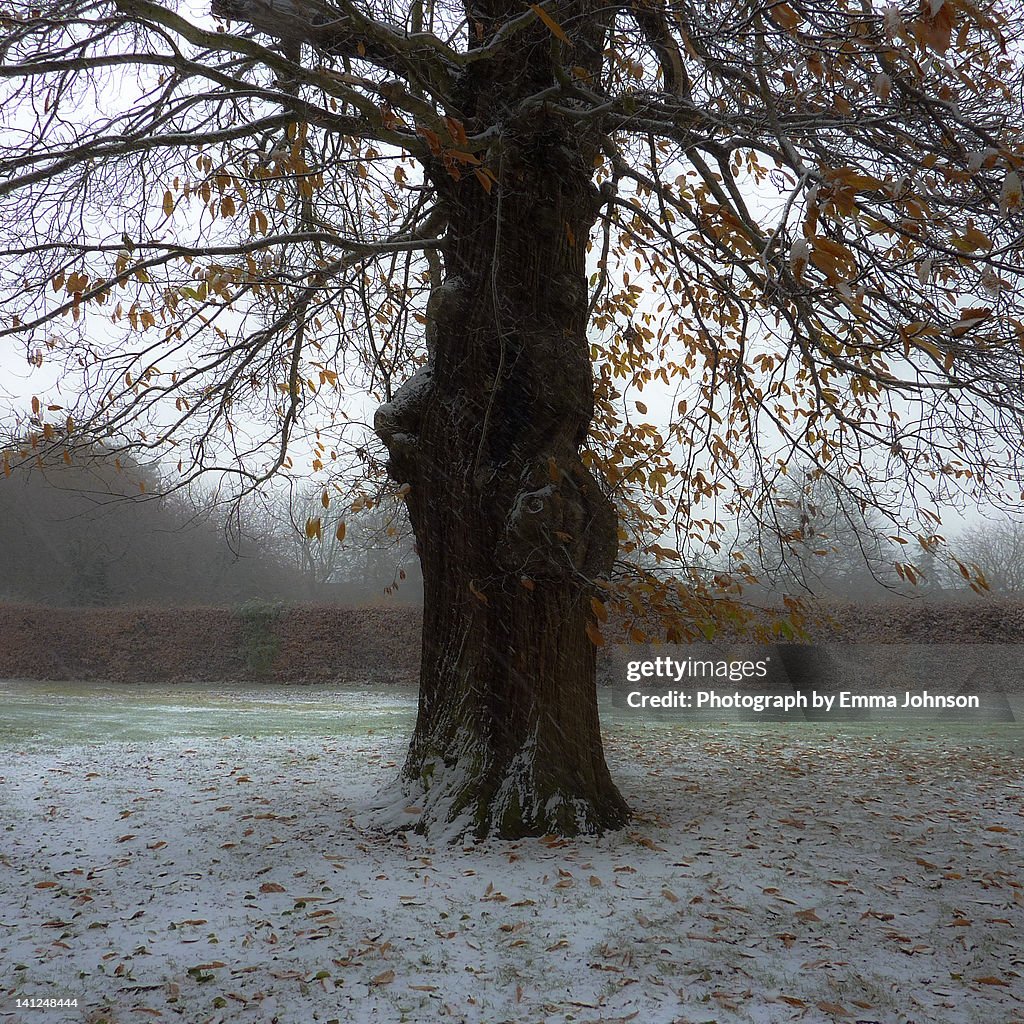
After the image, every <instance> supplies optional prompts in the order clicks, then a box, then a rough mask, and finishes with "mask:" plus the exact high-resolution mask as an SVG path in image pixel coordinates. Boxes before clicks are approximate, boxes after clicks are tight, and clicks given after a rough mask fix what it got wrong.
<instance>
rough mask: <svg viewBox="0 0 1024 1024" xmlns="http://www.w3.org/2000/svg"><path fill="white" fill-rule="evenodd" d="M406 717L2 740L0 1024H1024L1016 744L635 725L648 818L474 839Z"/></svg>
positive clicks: (621, 747)
mask: <svg viewBox="0 0 1024 1024" xmlns="http://www.w3.org/2000/svg"><path fill="white" fill-rule="evenodd" d="M2 718H3V715H2V712H0V721H2ZM405 726H406V723H405V721H404V720H403V721H402V722H394V723H392V724H390V725H389V724H386V723H385V724H384V725H383V726H382V725H381V724H380V722H378V723H377V724H376V725H375V726H374V729H373V731H372V732H367V731H366V730H362V733H361V734H354V733H351V732H350V733H349V734H347V735H342V736H340V737H338V738H332V737H325V736H323V735H319V734H316V730H314V733H312V734H311V733H309V732H308V731H307V732H305V733H303V732H302V731H301V730H299V731H298V732H297V733H296V734H295V735H292V736H287V735H285V736H281V735H278V736H264V737H261V738H253V737H252V736H251V735H249V736H245V735H239V734H237V733H234V734H231V735H227V736H223V737H222V736H210V735H205V734H204V735H201V736H198V737H196V736H192V737H183V736H165V737H162V738H158V739H137V740H131V741H124V740H120V741H116V742H110V741H104V742H94V743H82V742H81V741H80V740H76V741H75V743H74V745H68V744H67V743H66V742H56V741H55V740H54V739H53V737H50V738H45V737H43V738H37V739H36V740H29V739H27V738H26V737H25V736H24V735H16V738H15V739H13V740H12V741H8V742H7V743H4V744H2V745H0V814H2V818H0V990H2V991H3V993H4V996H5V997H6V998H7V999H8V1003H7V1004H6V1005H2V1009H0V1020H4V1021H6V1020H19V1021H20V1020H24V1021H26V1022H33V1021H36V1022H43V1021H46V1022H49V1021H51V1020H69V1021H87V1022H90V1024H98V1022H100V1021H109V1022H112V1024H113V1022H118V1024H120V1022H132V1021H144V1020H163V1021H179V1020H180V1021H186V1022H188V1024H194V1022H205V1021H238V1022H249V1021H251V1022H271V1021H275V1020H276V1021H279V1022H281V1024H291V1022H295V1024H304V1022H311V1021H331V1020H336V1021H339V1022H348V1021H356V1022H361V1021H367V1022H370V1021H373V1022H381V1024H389V1022H400V1021H415V1022H423V1024H429V1022H433V1021H446V1020H452V1021H466V1022H470V1021H472V1022H478V1021H479V1022H493V1024H498V1022H504V1021H509V1022H516V1024H527V1022H530V1024H532V1022H538V1021H545V1022H556V1021H557V1022H563V1021H564V1022H568V1021H576V1022H595V1024H596V1022H604V1024H609V1022H612V1021H625V1020H630V1019H636V1020H637V1021H638V1022H642V1024H647V1022H655V1024H661V1022H664V1024H667V1022H670V1021H671V1022H674V1021H679V1022H688V1024H696V1022H701V1024H705V1022H712V1021H714V1022H718V1024H736V1022H766V1024H782V1022H788V1021H803V1022H818V1021H821V1022H825V1021H832V1020H836V1021H840V1022H850V1024H854V1022H856V1021H862V1022H864V1021H877V1022H884V1024H910V1022H913V1024H946V1022H949V1024H952V1022H958V1024H1010V1022H1014V1021H1024V980H1022V974H1024V952H1022V942H1021V935H1022V929H1024V844H1022V840H1021V835H1022V829H1024V819H1022V797H1024V788H1022V781H1021V780H1022V772H1021V769H1022V767H1024V755H1022V751H1021V746H1020V739H1021V729H1020V727H1019V726H1013V725H991V726H988V725H986V726H978V727H977V728H976V730H975V731H974V732H972V733H968V732H966V731H960V732H956V731H951V730H948V729H946V730H943V731H941V732H940V731H936V732H935V733H932V734H929V733H927V731H926V730H925V728H924V727H915V728H913V729H910V728H906V729H885V728H882V727H875V728H867V727H862V728H857V727H852V726H851V727H832V726H824V725H811V724H807V725H798V726H794V725H781V724H779V723H763V724H760V725H748V726H738V725H732V726H714V725H701V726H688V727H684V726H679V725H677V726H674V727H672V726H651V727H648V728H636V727H631V728H627V727H625V726H623V725H621V724H614V725H613V726H612V727H611V729H610V731H609V733H608V736H607V746H608V752H609V760H610V762H611V766H612V770H613V773H614V775H615V776H616V778H617V779H618V781H619V782H620V784H621V786H622V789H623V791H624V793H625V794H626V796H627V798H628V799H629V801H630V803H631V804H632V805H633V807H634V808H635V810H636V812H637V813H636V818H635V820H634V821H633V823H632V825H631V826H630V828H629V829H628V830H626V831H625V832H623V833H621V834H617V835H609V836H605V837H601V838H594V839H585V840H578V841H564V840H556V839H547V840H545V839H540V840H531V841H524V842H518V843H500V842H488V843H482V844H477V845H463V844H458V845H455V846H436V845H432V844H431V843H430V842H429V841H426V840H423V839H420V838H417V837H415V836H406V835H404V834H384V833H381V832H377V831H374V830H373V829H371V828H369V827H367V825H366V823H365V821H366V819H365V815H364V814H362V813H361V809H362V808H363V807H365V806H366V805H369V804H371V803H372V802H373V800H374V797H375V796H376V795H377V794H378V793H379V792H380V790H381V789H382V788H383V787H384V786H385V785H386V784H387V783H389V782H390V781H391V780H392V779H393V777H394V775H395V773H396V771H397V768H398V765H399V764H400V762H401V758H402V754H403V747H404V732H405ZM14 995H22V996H33V995H34V996H41V997H47V996H49V997H57V996H68V997H77V999H78V1004H79V1008H78V1010H77V1011H74V1012H71V1013H64V1014H61V1013H56V1012H44V1011H40V1010H25V1011H17V1012H14V1013H11V1012H10V1011H11V1005H10V1002H11V1000H10V997H11V996H14ZM0 998H2V997H0ZM4 1011H7V1015H6V1016H5V1013H4Z"/></svg>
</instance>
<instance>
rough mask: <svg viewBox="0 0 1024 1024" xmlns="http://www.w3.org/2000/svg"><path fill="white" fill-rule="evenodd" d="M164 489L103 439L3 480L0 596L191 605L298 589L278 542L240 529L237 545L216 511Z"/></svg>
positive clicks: (0, 487) (230, 601)
mask: <svg viewBox="0 0 1024 1024" xmlns="http://www.w3.org/2000/svg"><path fill="white" fill-rule="evenodd" d="M161 489H162V485H161V481H160V479H159V476H158V474H157V473H156V471H155V470H154V469H153V468H152V467H147V466H144V465H140V464H139V463H137V462H136V461H134V460H132V459H131V458H129V457H127V456H121V457H116V456H113V455H109V454H107V453H106V452H104V451H103V450H102V448H100V447H98V446H94V447H93V448H91V449H80V450H79V451H78V452H77V453H76V456H75V458H74V460H72V461H71V463H70V464H65V463H63V462H58V463H56V464H52V465H45V466H35V467H25V468H24V469H23V470H22V471H20V472H18V473H16V474H12V475H11V476H10V477H0V598H4V599H7V600H23V601H40V602H44V603H49V604H66V605H110V604H164V605H166V604H190V605H191V604H235V603H240V602H242V601H245V600H247V599H249V598H252V597H263V598H266V599H271V598H274V599H276V598H280V597H291V596H292V594H293V591H294V587H295V577H294V576H293V575H292V574H290V573H289V572H288V571H287V570H286V569H284V567H283V566H282V565H281V563H279V562H278V561H277V560H276V558H275V554H274V552H273V551H272V550H271V549H269V548H267V547H257V546H254V545H253V543H252V539H251V538H240V537H239V536H238V535H237V532H236V535H235V537H234V541H233V543H231V544H229V541H228V538H227V535H226V531H225V524H224V523H223V522H222V521H220V520H218V519H217V517H216V516H215V515H213V514H212V513H210V512H208V511H206V512H203V513H197V512H196V511H195V510H194V509H193V508H192V507H191V506H190V504H189V503H188V501H187V500H186V499H185V497H184V496H183V495H182V494H175V495H172V496H163V495H161V493H160V492H161ZM240 544H241V546H240ZM243 551H244V552H245V553H244V554H243Z"/></svg>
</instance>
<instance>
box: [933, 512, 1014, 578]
mask: <svg viewBox="0 0 1024 1024" xmlns="http://www.w3.org/2000/svg"><path fill="white" fill-rule="evenodd" d="M950 547H951V548H952V550H953V552H954V553H955V554H956V556H957V558H958V559H959V560H960V561H961V562H963V563H965V564H967V565H969V566H973V567H976V568H977V569H978V570H980V572H981V574H982V575H983V576H984V579H985V582H986V583H987V584H988V589H989V591H990V592H991V593H993V594H1024V522H1022V521H1021V520H1020V519H1004V520H1002V521H1000V522H997V521H988V522H985V523H981V524H979V525H977V526H972V527H969V528H968V529H966V530H964V531H963V532H962V533H960V534H959V536H957V537H955V538H954V539H953V540H952V541H951V543H950ZM957 579H958V581H959V583H960V584H961V585H962V584H963V580H962V579H959V578H957Z"/></svg>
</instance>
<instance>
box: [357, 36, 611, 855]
mask: <svg viewBox="0 0 1024 1024" xmlns="http://www.w3.org/2000/svg"><path fill="white" fill-rule="evenodd" d="M490 27H491V26H488V29H490ZM524 35H525V34H524ZM550 46H551V39H550V36H549V35H548V34H547V30H546V29H544V28H543V26H541V27H540V31H539V32H538V33H533V35H532V37H530V38H528V39H527V40H526V41H525V43H524V45H523V46H522V47H521V48H520V50H519V51H517V52H518V57H516V56H513V57H512V58H511V59H512V60H513V61H515V60H518V61H519V64H518V68H517V71H516V75H515V76H513V77H512V78H511V79H510V78H509V76H508V75H507V74H505V76H504V78H505V82H504V84H503V87H504V88H506V90H507V83H508V82H509V81H515V82H516V83H517V87H518V88H519V89H520V90H524V91H526V92H527V93H529V91H530V90H534V91H536V89H537V88H538V86H542V85H543V84H544V81H545V80H544V75H545V73H546V74H547V75H548V76H550V73H551V72H550V68H549V67H547V59H548V58H546V56H545V55H547V54H549V53H550ZM581 59H583V58H582V57H581ZM545 69H546V70H545ZM507 70H508V69H506V71H507ZM490 74H491V76H492V77H491V78H490V79H489V80H487V81H483V80H480V79H479V78H477V79H475V80H474V79H473V78H472V77H470V76H469V75H467V80H466V81H465V82H464V83H463V96H462V97H461V101H462V102H461V109H463V110H466V111H467V112H468V117H472V118H473V119H474V120H475V121H476V122H477V123H480V122H485V123H488V124H497V123H501V118H502V111H501V109H499V108H500V107H501V106H502V101H503V94H502V93H501V92H500V90H499V89H498V85H499V83H500V82H501V77H502V72H501V71H500V70H499V71H498V72H497V76H496V77H495V71H494V70H493V69H491V70H490ZM549 80H550V79H549ZM504 98H505V99H509V98H514V97H508V95H507V92H506V93H505V94H504ZM506 109H507V108H506ZM595 154H596V148H595V146H594V144H593V142H592V141H591V140H589V139H587V138H585V137H583V136H581V134H580V133H579V132H578V131H577V130H576V129H575V128H574V127H573V124H572V123H571V121H569V120H567V119H566V120H561V119H559V118H558V117H556V116H555V115H553V114H550V113H548V112H546V111H544V110H541V109H538V110H536V111H535V112H534V115H532V116H530V117H529V118H524V119H523V120H521V121H519V122H515V121H509V122H506V123H504V124H502V128H501V132H500V136H499V138H498V140H497V141H496V143H495V145H494V146H493V147H492V150H491V151H490V152H489V153H488V156H487V160H486V164H487V166H488V167H489V168H490V169H491V170H492V171H493V172H494V174H495V176H496V177H497V179H498V180H497V184H496V185H495V186H494V187H493V188H492V189H491V191H490V193H488V192H487V191H486V190H485V189H484V188H483V186H482V185H481V183H480V182H479V181H478V180H477V178H476V177H475V176H474V175H472V174H463V175H462V176H461V177H460V178H459V180H455V178H453V176H452V173H451V170H452V168H451V165H450V163H449V165H448V166H447V167H445V166H441V161H439V166H437V167H430V168H428V173H430V175H431V177H432V179H433V182H434V184H435V185H436V186H437V188H438V191H439V193H440V194H441V195H442V196H443V201H444V202H445V205H446V207H447V214H448V225H449V226H448V232H447V238H446V245H445V251H444V262H445V270H444V281H443V284H441V285H440V287H438V288H436V289H435V292H434V294H433V295H432V298H431V301H430V304H429V307H428V319H429V325H428V338H427V341H428V351H429V362H428V364H427V365H426V366H425V367H424V368H423V369H422V370H420V371H419V372H418V373H417V374H416V375H415V376H414V377H413V378H412V379H411V380H410V381H409V382H408V383H407V384H406V385H405V386H404V387H403V388H402V389H400V390H399V392H398V393H397V394H396V396H395V398H394V400H393V401H392V402H390V403H388V404H387V405H384V406H382V407H381V409H380V410H379V411H378V414H377V418H376V423H375V425H376V429H377V432H378V433H379V435H380V436H381V438H382V439H383V440H384V441H385V443H386V444H387V446H388V449H389V452H390V461H389V471H390V473H391V475H392V476H393V478H394V479H395V480H396V481H398V482H399V483H403V484H405V483H407V484H409V487H410V489H409V492H408V495H407V502H408V507H409V514H410V518H411V520H412V525H413V529H414V531H415V534H416V539H417V547H418V550H419V555H420V561H421V564H422V569H423V580H424V605H425V607H424V618H423V659H422V675H421V682H420V700H419V713H418V718H417V722H416V728H415V732H414V735H413V738H412V743H411V746H410V750H409V755H408V759H407V761H406V764H405V768H404V773H403V774H404V779H405V782H406V784H407V786H408V788H409V791H410V793H409V795H410V797H411V798H412V799H414V800H415V801H416V803H417V804H418V805H419V806H421V808H422V818H421V824H422V827H423V828H431V827H434V826H435V825H442V826H443V825H447V824H449V823H452V822H456V823H462V824H464V825H465V826H466V827H467V828H468V829H470V830H471V831H472V832H474V833H475V834H476V835H478V836H482V835H486V834H494V835H498V836H501V837H506V838H513V837H519V836H525V835H540V834H545V833H559V834H577V833H581V832H584V833H586V832H600V831H604V830H606V829H614V828H618V827H621V826H622V825H623V824H624V823H625V821H626V819H627V816H628V808H627V806H626V804H625V801H624V800H623V799H622V797H621V795H620V794H619V792H618V790H617V789H616V787H615V785H614V783H613V782H612V780H611V777H610V775H609V772H608V768H607V765H606V763H605V758H604V752H603V749H602V743H601V735H600V724H599V720H598V712H597V693H596V685H595V659H596V652H595V648H594V646H593V643H592V642H591V640H590V638H589V637H588V636H587V632H586V627H587V622H588V617H589V616H591V615H592V610H591V603H590V599H591V597H592V596H594V595H595V593H596V592H597V591H596V590H595V581H596V580H597V579H599V578H600V577H602V576H605V575H606V574H607V573H608V572H609V571H610V569H611V565H612V562H613V560H614V557H615V553H616V548H617V542H618V537H617V522H616V517H615V512H614V509H613V506H612V505H611V503H610V502H609V501H608V499H607V498H606V497H605V496H604V495H603V493H602V491H601V489H600V488H599V486H598V484H597V481H596V480H595V479H594V478H593V477H592V476H591V474H590V472H589V471H588V470H587V469H586V468H585V467H584V465H583V463H582V462H581V459H580V446H581V444H582V442H583V441H584V439H585V437H586V433H587V428H588V425H589V422H590V419H591V416H592V413H593V377H592V371H591V362H590V352H589V345H588V341H587V336H586V321H587V282H586V276H585V270H586V268H585V260H586V249H587V242H588V238H589V235H590V231H591V228H592V227H593V224H594V221H595V219H596V216H597V212H598V198H599V197H598V194H597V190H596V189H595V188H594V186H593V184H592V182H591V175H592V173H593V170H592V169H593V161H594V156H595Z"/></svg>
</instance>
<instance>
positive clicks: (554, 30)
mask: <svg viewBox="0 0 1024 1024" xmlns="http://www.w3.org/2000/svg"><path fill="white" fill-rule="evenodd" d="M530 10H531V11H533V13H534V14H536V15H537V17H538V18H540V20H541V21H543V22H544V24H545V25H547V27H548V31H549V32H550V33H551V34H552V35H553V36H554V37H555V38H556V39H561V40H562V42H563V43H566V44H568V45H569V46H572V41H571V40H570V39H569V37H568V36H567V35H566V34H565V32H564V31H563V30H562V26H561V25H559V24H558V22H557V21H555V19H554V18H552V17H551V15H550V14H548V12H547V11H545V10H544V8H543V7H541V6H540V4H530Z"/></svg>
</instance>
